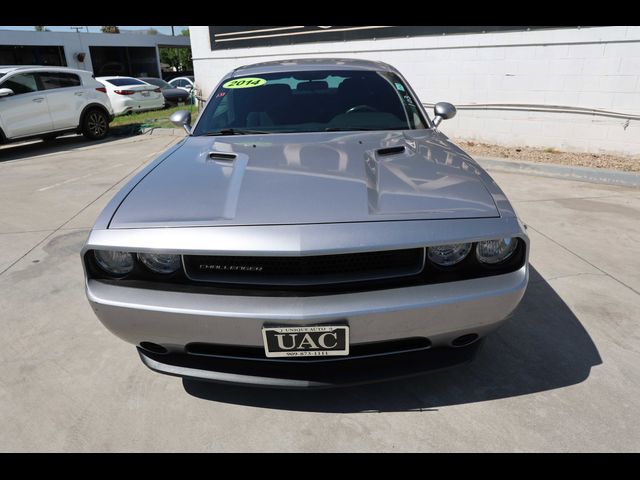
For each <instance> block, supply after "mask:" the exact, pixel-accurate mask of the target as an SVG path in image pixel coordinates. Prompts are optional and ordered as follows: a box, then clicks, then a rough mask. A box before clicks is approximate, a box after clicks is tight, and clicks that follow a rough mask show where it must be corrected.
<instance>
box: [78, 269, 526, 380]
mask: <svg viewBox="0 0 640 480" xmlns="http://www.w3.org/2000/svg"><path fill="white" fill-rule="evenodd" d="M528 274H529V272H528V265H527V264H525V265H524V266H523V267H522V268H520V269H519V270H517V271H515V272H512V273H508V274H504V275H497V276H494V277H485V278H480V279H473V280H465V281H459V282H452V283H442V284H433V285H420V286H414V287H405V288H397V289H390V290H379V291H368V292H356V293H348V294H340V295H323V296H311V297H284V298H283V297H266V296H265V297H256V296H235V295H229V296H226V295H209V294H198V293H184V292H169V291H158V290H146V289H138V288H129V287H121V286H114V285H109V284H106V283H102V282H100V281H97V280H92V279H89V280H88V281H87V284H86V288H87V296H88V298H89V302H90V304H91V306H92V308H93V310H94V312H95V313H96V315H97V316H98V318H99V319H100V321H101V322H102V323H103V324H104V325H105V326H106V327H107V328H108V329H109V330H110V331H111V332H112V333H114V334H115V335H117V336H118V337H120V338H122V339H123V340H125V341H127V342H129V343H132V344H134V345H140V343H142V342H151V343H155V344H159V345H162V346H163V347H165V348H166V349H167V350H168V351H169V354H165V355H161V354H152V353H150V352H147V351H142V350H140V355H141V358H142V360H143V362H144V363H145V364H146V365H147V366H148V367H149V368H151V369H153V370H156V371H159V372H163V373H168V374H172V375H179V376H186V377H196V378H203V379H208V380H213V381H227V382H235V383H248V384H254V385H266V386H285V387H286V386H292V387H296V386H303V387H304V386H330V385H332V384H351V383H362V382H363V381H371V380H367V379H366V378H365V379H364V380H363V379H358V378H357V377H359V376H364V377H367V375H370V376H373V377H376V378H377V377H379V376H382V377H388V376H389V372H388V371H386V370H385V369H387V370H388V369H391V370H393V372H391V375H390V376H392V377H397V376H402V375H399V374H401V373H402V372H403V371H406V373H407V374H415V373H416V369H418V370H424V369H426V370H430V369H433V368H434V365H435V368H441V367H438V365H441V364H442V365H445V366H447V365H448V364H450V363H451V362H452V363H459V362H460V361H464V360H466V358H463V359H462V360H461V359H460V358H458V357H459V356H463V354H461V353H451V354H450V355H451V359H450V360H447V361H444V360H441V359H440V360H436V361H435V363H434V361H432V360H428V359H427V358H428V357H435V358H440V357H444V356H445V354H441V353H435V354H434V353H433V352H436V351H444V350H447V351H452V352H455V351H458V350H460V349H451V348H445V347H450V346H451V345H452V342H453V341H454V340H455V339H456V338H458V337H460V336H462V335H466V334H476V335H478V336H479V337H482V336H484V335H486V334H487V333H489V332H491V331H492V330H494V329H496V328H498V327H499V326H500V325H501V323H502V322H503V321H504V320H506V319H507V318H508V316H509V315H510V314H511V313H512V312H513V310H514V309H515V308H516V306H517V305H518V303H519V302H520V300H521V298H522V296H523V295H524V291H525V289H526V285H527V281H528ZM336 322H339V323H340V324H345V323H346V324H348V325H349V329H350V331H349V335H350V343H351V345H355V344H365V343H370V342H380V341H389V340H396V339H397V340H400V339H407V338H415V337H423V338H427V339H428V340H429V341H430V344H431V349H429V350H426V351H424V352H411V353H410V354H408V353H397V354H394V355H386V356H382V357H379V358H376V359H374V358H354V359H348V357H347V360H343V361H339V362H334V364H335V365H336V368H337V369H338V370H341V371H342V372H343V373H345V375H343V376H344V377H345V378H342V379H339V378H337V377H336V376H335V375H333V374H329V373H328V371H325V370H324V368H323V367H319V366H316V365H312V364H302V365H301V364H299V363H298V364H292V365H291V366H290V367H288V368H290V371H287V372H286V375H284V376H283V377H281V376H278V375H279V374H278V373H277V372H279V371H282V362H272V361H270V360H266V359H265V360H261V361H259V362H256V361H249V360H246V361H244V360H242V359H234V360H229V359H222V358H217V357H216V358H213V357H211V358H203V357H202V356H198V358H197V359H196V358H193V357H194V356H192V355H189V354H187V353H185V352H186V350H185V347H186V346H187V345H188V344H190V343H196V342H197V343H210V344H218V345H219V344H223V345H228V346H242V347H260V348H261V347H262V327H263V326H306V325H322V324H328V325H331V324H334V323H336ZM468 348H469V349H470V347H468ZM462 350H467V348H465V349H462ZM407 355H408V356H407ZM422 355H425V357H424V359H423V357H422ZM392 357H393V358H392ZM403 359H408V361H406V362H404V363H403V362H402V360H403ZM447 362H449V363H447ZM327 363H328V362H327ZM231 364H234V365H236V366H237V367H240V371H239V372H238V371H236V370H235V369H232V368H231V367H230V365H231ZM338 364H340V365H341V366H340V367H338V366H337V365H338ZM392 364H398V365H399V367H397V368H392V366H391V365H392ZM318 365H319V364H318ZM347 365H349V367H348V368H347V367H346V366H347ZM358 365H359V366H360V367H358ZM386 365H388V367H386ZM407 365H409V366H410V367H408V366H407ZM234 368H235V367H234ZM252 369H253V370H254V371H255V372H254V373H253V374H251V373H250V371H251V370H252ZM359 369H363V370H364V371H363V372H360V373H357V371H358V370H359ZM284 370H287V369H284ZM316 370H317V373H314V371H316ZM373 370H379V371H378V372H373ZM269 371H272V373H271V374H265V372H269ZM347 371H349V372H352V373H350V374H348V375H346V372H347ZM291 372H298V376H295V375H294V376H293V377H291V375H290V374H291ZM354 372H355V373H354ZM369 372H371V373H369ZM385 372H386V373H385ZM356 373H357V374H356ZM320 374H322V375H320ZM325 374H326V375H325ZM274 375H275V376H274ZM300 375H302V377H301V376H300ZM314 375H315V377H314ZM314 378H316V379H315V380H314Z"/></svg>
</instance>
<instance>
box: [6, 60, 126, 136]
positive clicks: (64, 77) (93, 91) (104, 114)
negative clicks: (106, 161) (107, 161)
mask: <svg viewBox="0 0 640 480" xmlns="http://www.w3.org/2000/svg"><path fill="white" fill-rule="evenodd" d="M113 117H114V115H113V109H112V108H111V103H110V102H109V97H108V96H107V94H106V90H105V88H104V85H102V84H101V83H99V82H98V81H96V80H95V79H94V77H93V73H91V72H87V71H84V70H75V69H71V68H66V67H38V66H15V67H7V66H1V67H0V143H4V142H12V141H18V140H26V139H28V138H37V137H39V138H43V139H45V140H51V139H54V138H56V137H57V136H59V135H62V134H65V133H71V132H77V133H82V134H83V135H84V136H85V137H87V138H89V139H92V140H99V139H102V138H104V137H106V136H107V134H108V133H109V122H111V120H113Z"/></svg>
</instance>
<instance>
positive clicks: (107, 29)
mask: <svg viewBox="0 0 640 480" xmlns="http://www.w3.org/2000/svg"><path fill="white" fill-rule="evenodd" d="M100 31H101V32H102V33H120V29H119V28H118V27H100Z"/></svg>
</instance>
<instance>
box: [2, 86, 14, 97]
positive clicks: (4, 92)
mask: <svg viewBox="0 0 640 480" xmlns="http://www.w3.org/2000/svg"><path fill="white" fill-rule="evenodd" d="M11 95H15V92H14V91H13V90H11V89H10V88H0V97H10V96H11Z"/></svg>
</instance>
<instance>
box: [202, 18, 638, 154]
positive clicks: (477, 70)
mask: <svg viewBox="0 0 640 480" xmlns="http://www.w3.org/2000/svg"><path fill="white" fill-rule="evenodd" d="M190 33H191V48H192V53H193V60H194V62H193V63H194V71H195V77H196V83H197V84H198V86H199V88H200V89H201V90H202V93H203V94H204V96H208V95H209V94H210V93H211V90H212V89H213V88H214V87H215V85H216V84H217V82H218V81H219V80H220V78H221V77H222V76H223V75H225V74H226V73H227V72H229V71H230V70H232V69H234V68H236V67H238V66H241V65H246V64H251V63H257V62H263V61H270V60H280V59H286V58H296V57H297V58H304V57H347V58H362V59H369V60H378V61H383V62H386V63H389V64H391V65H393V66H395V67H396V68H398V70H400V71H401V72H402V73H403V75H404V76H405V77H406V78H407V80H408V81H409V82H410V83H411V85H412V86H413V87H414V88H415V90H416V91H417V93H418V96H419V97H420V100H421V101H422V102H423V103H425V104H433V103H436V102H438V101H449V102H451V103H453V104H455V105H457V106H458V107H459V112H458V116H457V117H456V118H454V119H453V120H449V121H447V122H445V123H443V125H442V127H441V129H442V130H443V131H444V132H445V133H447V135H449V136H453V137H457V138H465V139H474V140H477V141H483V142H488V143H497V144H502V145H508V146H518V145H525V146H533V147H544V148H547V147H553V148H557V149H563V150H573V151H589V152H610V153H623V154H628V155H640V27H638V26H613V27H597V28H581V29H578V28H572V29H552V30H536V31H529V32H526V31H525V32H502V33H485V34H461V35H450V36H431V37H410V38H398V39H380V40H365V41H348V42H327V43H308V44H298V45H288V46H274V47H260V48H251V49H249V48H243V49H232V50H219V51H214V52H212V51H211V47H210V40H209V29H208V27H206V26H191V27H190ZM512 104H517V105H520V106H518V107H516V108H517V110H504V108H505V105H512ZM474 105H475V107H476V109H473V110H469V109H466V108H468V107H472V106H474ZM525 105H536V106H538V107H540V106H552V107H554V106H566V107H582V108H587V109H599V110H606V111H610V112H615V113H620V114H622V118H611V117H607V116H600V115H593V114H588V115H585V114H576V113H558V112H555V111H554V112H537V111H527V109H528V108H530V107H528V106H525Z"/></svg>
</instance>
